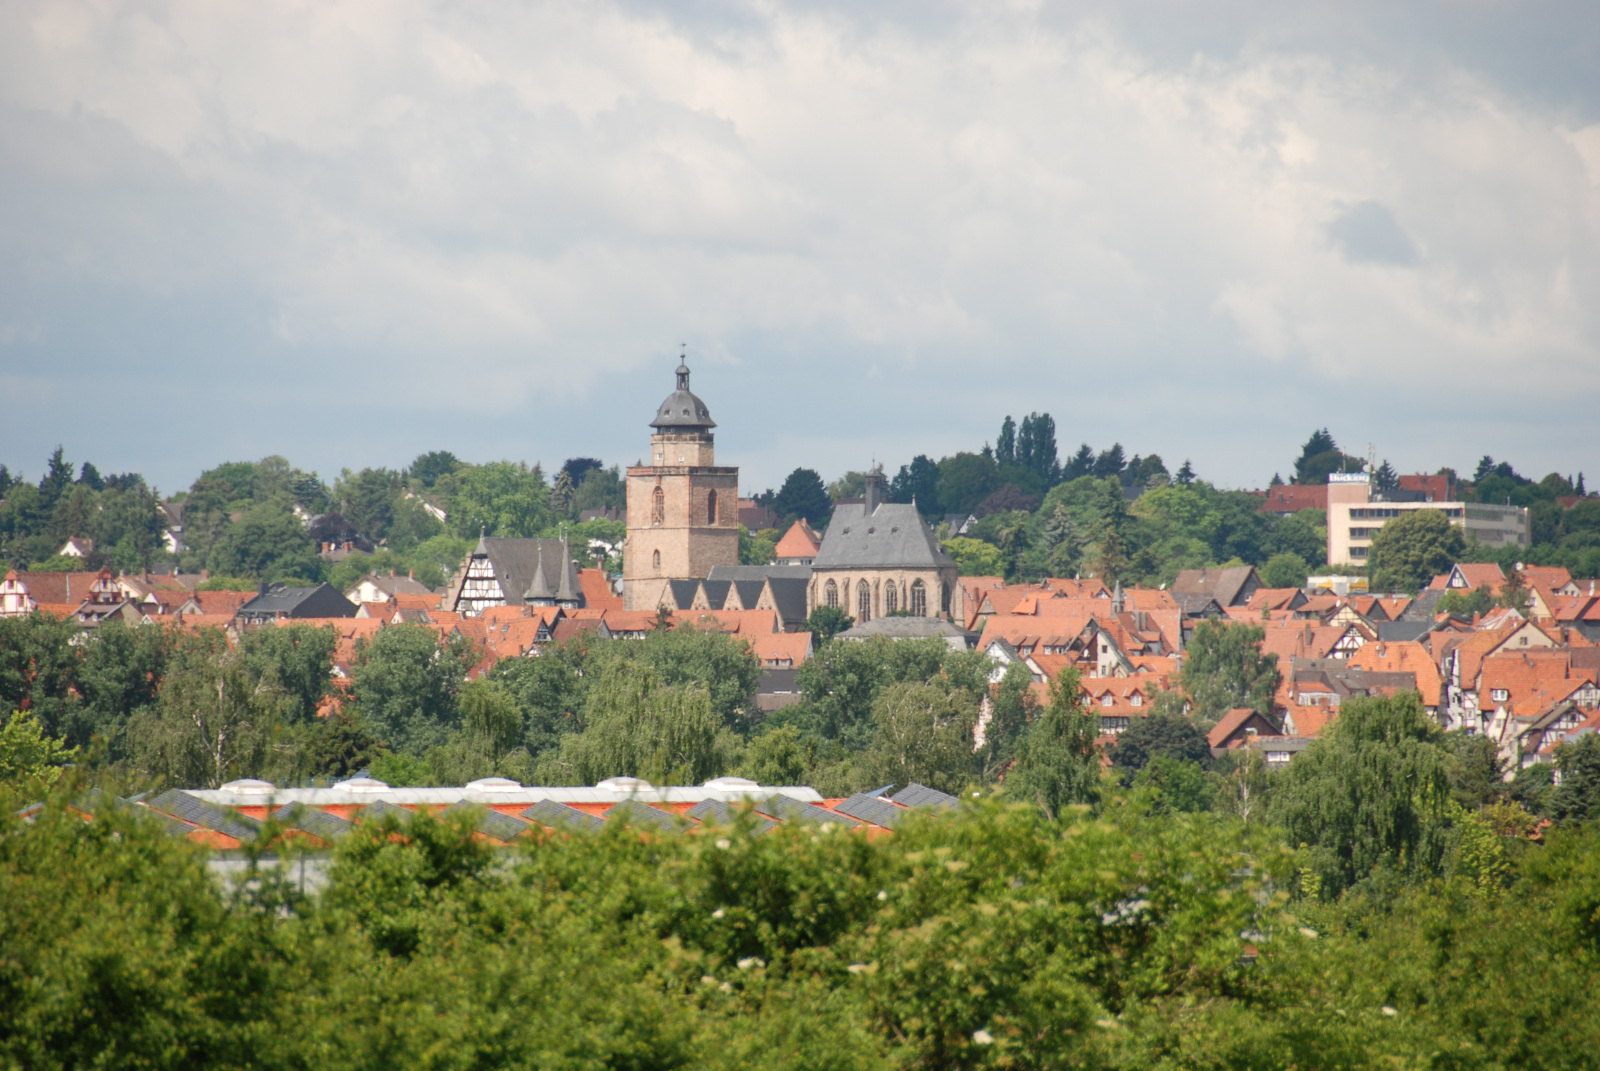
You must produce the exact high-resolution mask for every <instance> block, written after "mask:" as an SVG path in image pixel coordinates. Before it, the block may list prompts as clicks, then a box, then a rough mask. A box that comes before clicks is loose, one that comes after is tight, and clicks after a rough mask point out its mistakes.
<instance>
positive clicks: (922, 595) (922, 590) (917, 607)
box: [911, 580, 928, 617]
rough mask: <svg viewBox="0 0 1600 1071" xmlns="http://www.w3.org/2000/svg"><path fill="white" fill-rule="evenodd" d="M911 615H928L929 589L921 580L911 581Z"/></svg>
mask: <svg viewBox="0 0 1600 1071" xmlns="http://www.w3.org/2000/svg"><path fill="white" fill-rule="evenodd" d="M911 615H912V616H913V617H927V616H928V589H927V587H925V586H924V585H923V583H922V581H920V580H913V581H912V582H911Z"/></svg>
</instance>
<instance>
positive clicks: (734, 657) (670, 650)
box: [608, 625, 761, 732]
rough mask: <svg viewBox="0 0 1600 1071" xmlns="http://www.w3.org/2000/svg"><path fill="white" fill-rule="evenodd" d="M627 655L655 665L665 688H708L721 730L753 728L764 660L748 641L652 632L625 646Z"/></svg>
mask: <svg viewBox="0 0 1600 1071" xmlns="http://www.w3.org/2000/svg"><path fill="white" fill-rule="evenodd" d="M623 651H624V652H625V653H626V654H627V655H628V656H631V657H634V658H637V659H639V660H640V661H642V662H644V663H645V664H646V665H648V666H650V667H651V668H652V669H653V670H654V671H655V675H656V678H657V680H659V681H660V682H661V683H662V684H663V685H667V686H675V685H682V686H684V687H698V688H701V689H703V690H704V691H705V693H706V695H707V697H708V699H709V701H710V703H711V709H712V712H713V713H714V714H715V715H716V717H717V720H718V722H719V723H720V724H721V725H722V726H724V727H726V728H729V729H734V730H737V731H740V732H744V731H746V730H748V729H749V727H750V725H751V723H752V722H753V720H754V718H755V699H756V689H757V687H759V685H760V683H761V660H760V659H758V658H757V657H756V656H755V655H754V654H753V653H752V652H751V650H750V647H749V646H748V645H747V644H746V643H745V641H743V640H741V639H739V638H737V637H735V636H730V635H728V634H727V633H725V632H721V631H719V630H717V629H712V628H706V629H697V628H694V627H693V626H692V625H691V626H685V625H679V626H678V627H677V628H673V629H662V630H659V631H656V632H652V633H651V634H650V635H649V636H647V637H646V638H645V639H644V641H643V642H642V643H638V644H628V645H624V646H623ZM608 653H611V654H615V653H616V651H615V650H612V651H609V652H608Z"/></svg>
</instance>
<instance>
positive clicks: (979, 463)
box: [939, 451, 1000, 514]
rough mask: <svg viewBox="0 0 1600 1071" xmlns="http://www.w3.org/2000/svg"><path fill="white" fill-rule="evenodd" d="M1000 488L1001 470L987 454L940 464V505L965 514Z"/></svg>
mask: <svg viewBox="0 0 1600 1071" xmlns="http://www.w3.org/2000/svg"><path fill="white" fill-rule="evenodd" d="M999 488H1000V470H999V469H998V468H997V467H996V465H995V463H994V458H992V457H990V456H988V455H987V454H973V453H967V452H964V451H963V452H962V453H958V454H954V455H952V456H950V457H947V458H944V459H943V460H941V461H940V462H939V505H940V507H941V508H942V509H944V510H945V511H947V512H949V513H961V514H966V513H970V512H972V510H973V509H974V508H975V507H976V506H977V505H978V503H979V502H982V501H983V500H984V499H986V498H988V497H989V496H990V495H991V494H993V493H994V492H995V491H997V490H999Z"/></svg>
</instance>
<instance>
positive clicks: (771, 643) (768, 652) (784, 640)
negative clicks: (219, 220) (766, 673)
mask: <svg viewBox="0 0 1600 1071" xmlns="http://www.w3.org/2000/svg"><path fill="white" fill-rule="evenodd" d="M748 642H749V644H750V650H751V651H752V652H754V654H755V656H756V657H757V658H759V659H761V664H762V665H763V666H767V665H771V666H781V667H784V668H787V667H790V666H799V665H802V664H803V663H804V662H805V660H806V659H807V658H810V657H811V633H809V632H771V633H763V632H756V633H751V634H750V636H749V637H748Z"/></svg>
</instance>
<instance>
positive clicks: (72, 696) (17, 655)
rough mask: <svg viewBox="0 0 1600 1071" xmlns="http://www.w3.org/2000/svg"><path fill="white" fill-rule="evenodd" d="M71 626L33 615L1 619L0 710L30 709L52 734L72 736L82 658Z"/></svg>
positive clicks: (75, 633) (74, 627) (47, 732)
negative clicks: (74, 641) (70, 734)
mask: <svg viewBox="0 0 1600 1071" xmlns="http://www.w3.org/2000/svg"><path fill="white" fill-rule="evenodd" d="M77 635H78V629H77V626H76V625H74V624H73V623H72V622H70V621H67V620H65V619H63V618H58V617H53V616H51V615H49V614H44V613H39V612H34V613H32V614H29V615H28V616H27V617H0V710H28V711H32V712H33V713H34V715H35V716H37V717H38V719H39V724H40V725H41V726H42V727H43V729H44V732H45V734H46V735H48V736H66V735H68V733H69V732H74V731H75V730H74V729H73V726H74V718H75V716H76V712H77V707H78V696H77V685H78V674H79V670H80V667H81V665H82V656H81V654H80V653H79V649H78V648H77V646H76V645H75V644H74V643H73V640H75V639H76V638H77Z"/></svg>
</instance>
